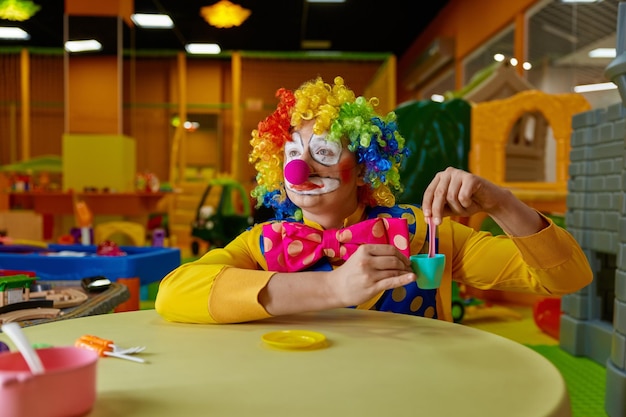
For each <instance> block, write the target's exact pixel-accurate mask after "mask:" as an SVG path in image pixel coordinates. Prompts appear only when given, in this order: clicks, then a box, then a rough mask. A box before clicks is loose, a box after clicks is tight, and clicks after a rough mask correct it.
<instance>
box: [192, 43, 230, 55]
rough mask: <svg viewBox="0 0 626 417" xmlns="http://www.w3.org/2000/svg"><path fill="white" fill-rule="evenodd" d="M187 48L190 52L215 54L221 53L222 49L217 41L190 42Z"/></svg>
mask: <svg viewBox="0 0 626 417" xmlns="http://www.w3.org/2000/svg"><path fill="white" fill-rule="evenodd" d="M185 50H186V51H187V52H189V53H190V54H204V55H215V54H219V53H220V52H221V51H222V49H221V48H220V46H219V45H218V44H216V43H188V44H187V45H185Z"/></svg>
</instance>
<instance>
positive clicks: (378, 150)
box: [156, 77, 592, 323]
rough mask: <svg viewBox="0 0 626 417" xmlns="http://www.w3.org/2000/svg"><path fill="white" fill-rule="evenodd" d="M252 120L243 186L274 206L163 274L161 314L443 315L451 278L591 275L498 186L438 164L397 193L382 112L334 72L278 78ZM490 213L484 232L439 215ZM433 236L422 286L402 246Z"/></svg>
mask: <svg viewBox="0 0 626 417" xmlns="http://www.w3.org/2000/svg"><path fill="white" fill-rule="evenodd" d="M277 96H278V97H279V104H278V106H277V108H276V110H275V111H274V112H273V113H272V114H271V115H270V116H268V117H267V118H266V119H265V120H264V121H262V122H261V123H259V126H258V128H257V129H256V130H254V131H253V132H252V140H251V145H252V152H251V154H250V162H251V163H253V164H254V166H255V168H256V170H257V172H258V174H257V186H256V188H255V189H254V190H253V191H252V196H253V197H254V198H256V199H257V202H258V206H261V205H265V206H266V207H270V208H272V209H273V211H274V213H275V216H276V218H275V219H273V220H272V221H268V222H264V223H261V224H257V225H254V226H253V227H251V228H250V229H249V230H247V231H245V232H243V233H242V234H241V235H240V236H238V237H237V238H235V239H234V240H233V241H232V242H230V243H229V244H228V245H227V246H226V247H225V248H220V249H213V250H211V251H210V252H208V253H207V254H205V255H204V256H203V257H202V258H200V259H199V260H197V261H195V262H191V263H187V264H183V265H181V266H180V267H179V268H177V269H176V270H174V271H172V272H171V273H170V274H169V275H168V276H167V277H165V278H164V279H163V280H162V282H161V285H160V288H159V292H158V295H157V300H156V309H157V311H158V312H159V313H160V314H161V315H162V316H163V317H164V318H166V319H168V320H171V321H180V322H192V323H235V322H246V321H252V320H259V319H263V318H267V317H272V316H279V315H284V314H293V313H299V312H307V311H320V310H325V309H331V308H339V307H355V308H359V309H376V310H382V311H392V312H397V313H403V314H413V315H419V316H424V317H431V318H437V319H443V320H452V314H451V308H450V306H451V282H452V280H455V281H458V282H459V283H462V284H465V285H468V286H473V287H476V288H480V289H507V290H515V291H526V292H533V293H537V294H546V295H555V294H564V293H568V292H572V291H576V290H578V289H579V288H581V287H583V286H584V285H587V284H588V283H589V282H590V280H591V277H592V273H591V269H590V267H589V264H588V262H587V259H586V257H585V255H584V254H583V253H582V251H581V250H580V247H579V246H578V244H577V243H576V241H575V240H574V239H573V238H572V236H571V235H569V234H568V233H567V232H566V231H565V230H563V229H561V228H559V227H558V226H557V225H555V224H554V223H553V222H552V221H551V220H550V219H548V218H546V217H545V216H543V215H541V214H540V213H538V212H536V211H535V210H533V209H531V208H529V207H528V206H526V205H525V204H523V203H522V202H521V201H519V200H517V199H516V198H515V197H514V196H513V194H512V193H510V192H509V191H508V190H506V189H503V188H501V187H498V186H496V185H494V184H492V183H490V182H488V181H486V180H484V179H482V178H479V177H477V176H474V175H472V174H470V173H467V172H464V171H461V170H458V169H454V168H448V169H446V170H445V171H443V172H440V173H439V174H437V175H436V176H435V178H434V179H433V180H432V182H431V184H430V186H429V187H428V188H427V189H426V191H425V193H424V199H423V201H422V205H421V207H418V206H415V205H410V204H396V201H395V194H396V193H398V192H399V191H401V190H402V184H401V182H400V176H399V167H400V165H401V164H402V161H403V158H404V157H405V156H406V154H407V153H406V152H407V151H406V148H405V146H404V139H403V138H402V136H401V134H400V133H399V132H398V131H397V126H396V123H395V115H394V114H393V113H390V114H388V115H386V116H385V117H381V116H379V115H378V114H376V112H375V110H374V107H375V105H376V104H377V100H376V99H369V100H367V99H365V98H364V97H356V96H355V94H354V93H353V92H352V90H350V89H349V88H348V87H346V86H345V85H344V82H343V79H342V78H341V77H337V78H335V80H334V82H333V84H332V85H331V84H327V83H325V82H324V81H323V80H322V79H320V78H317V79H315V80H312V81H309V82H306V83H304V84H303V85H302V86H301V87H300V88H299V89H298V90H296V91H295V92H292V91H289V90H286V89H280V90H279V91H278V92H277ZM479 211H482V212H485V213H487V214H488V215H490V216H491V217H492V218H493V219H494V220H495V221H496V222H497V223H498V224H499V225H500V226H501V227H502V229H503V230H504V231H505V232H506V234H507V236H498V237H493V236H491V235H489V234H488V233H486V232H477V231H474V230H473V229H471V228H468V227H466V226H464V225H462V224H459V223H456V222H454V221H452V220H451V219H450V218H449V217H447V216H449V215H456V216H470V215H472V214H474V213H477V212H479ZM430 219H432V220H433V223H434V224H436V225H437V226H438V227H437V231H438V236H437V237H436V240H435V241H434V242H433V245H434V246H436V247H437V250H438V251H439V252H441V253H443V254H445V257H446V260H447V261H446V266H445V269H444V274H443V279H442V283H441V285H440V287H439V288H435V289H421V288H419V287H418V286H417V285H416V283H415V279H416V276H415V274H414V273H413V271H412V269H411V266H410V262H409V258H408V257H409V256H410V255H412V254H417V253H424V252H426V251H427V250H428V247H429V244H430V242H428V236H429V234H428V227H427V225H426V223H427V220H430Z"/></svg>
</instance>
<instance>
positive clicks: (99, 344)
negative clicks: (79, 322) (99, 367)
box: [74, 335, 146, 363]
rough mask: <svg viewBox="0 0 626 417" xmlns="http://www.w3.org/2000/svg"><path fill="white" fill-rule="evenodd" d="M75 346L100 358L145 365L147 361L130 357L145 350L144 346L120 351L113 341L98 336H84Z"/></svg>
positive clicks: (77, 340)
mask: <svg viewBox="0 0 626 417" xmlns="http://www.w3.org/2000/svg"><path fill="white" fill-rule="evenodd" d="M74 346H76V347H78V348H82V349H87V350H91V351H93V352H96V353H97V354H98V356H101V357H105V356H110V357H113V358H119V359H125V360H128V361H133V362H138V363H145V362H146V361H145V359H142V358H137V357H134V356H130V355H131V354H133V353H139V352H141V351H143V350H144V347H143V346H136V347H133V348H128V349H120V348H119V347H117V346H115V344H113V341H112V340H107V339H102V338H100V337H97V336H92V335H84V336H81V337H79V338H78V339H76V342H75V343H74Z"/></svg>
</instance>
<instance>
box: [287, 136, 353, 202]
mask: <svg viewBox="0 0 626 417" xmlns="http://www.w3.org/2000/svg"><path fill="white" fill-rule="evenodd" d="M309 132H310V134H309V135H308V138H307V133H309ZM291 137H292V139H293V140H292V141H290V142H287V143H286V144H285V164H287V163H288V162H290V161H292V160H294V159H302V160H303V161H305V162H306V163H307V164H308V165H309V168H310V170H311V174H310V176H309V179H308V180H307V181H305V182H304V183H302V184H291V183H290V182H289V181H287V180H285V186H286V188H287V190H288V191H291V192H293V193H296V194H302V195H317V194H326V193H329V192H332V191H335V190H337V189H338V188H339V187H340V186H341V171H340V169H339V166H338V163H339V160H340V159H341V155H342V153H343V146H342V145H341V143H337V142H331V141H328V140H326V137H327V133H326V132H324V133H323V134H321V135H316V134H314V133H313V132H312V130H311V129H302V130H300V131H296V132H294V133H293V134H292V136H291ZM303 137H304V138H306V139H303ZM329 168H330V169H329Z"/></svg>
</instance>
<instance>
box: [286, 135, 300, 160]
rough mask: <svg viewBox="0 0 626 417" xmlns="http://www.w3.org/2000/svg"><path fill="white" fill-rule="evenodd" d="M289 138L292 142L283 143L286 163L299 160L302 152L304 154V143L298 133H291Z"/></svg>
mask: <svg viewBox="0 0 626 417" xmlns="http://www.w3.org/2000/svg"><path fill="white" fill-rule="evenodd" d="M291 138H292V139H293V140H291V141H287V142H286V143H285V158H286V159H287V161H291V160H292V159H295V158H300V157H301V156H302V152H304V143H303V141H302V136H301V135H300V132H293V133H292V134H291Z"/></svg>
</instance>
